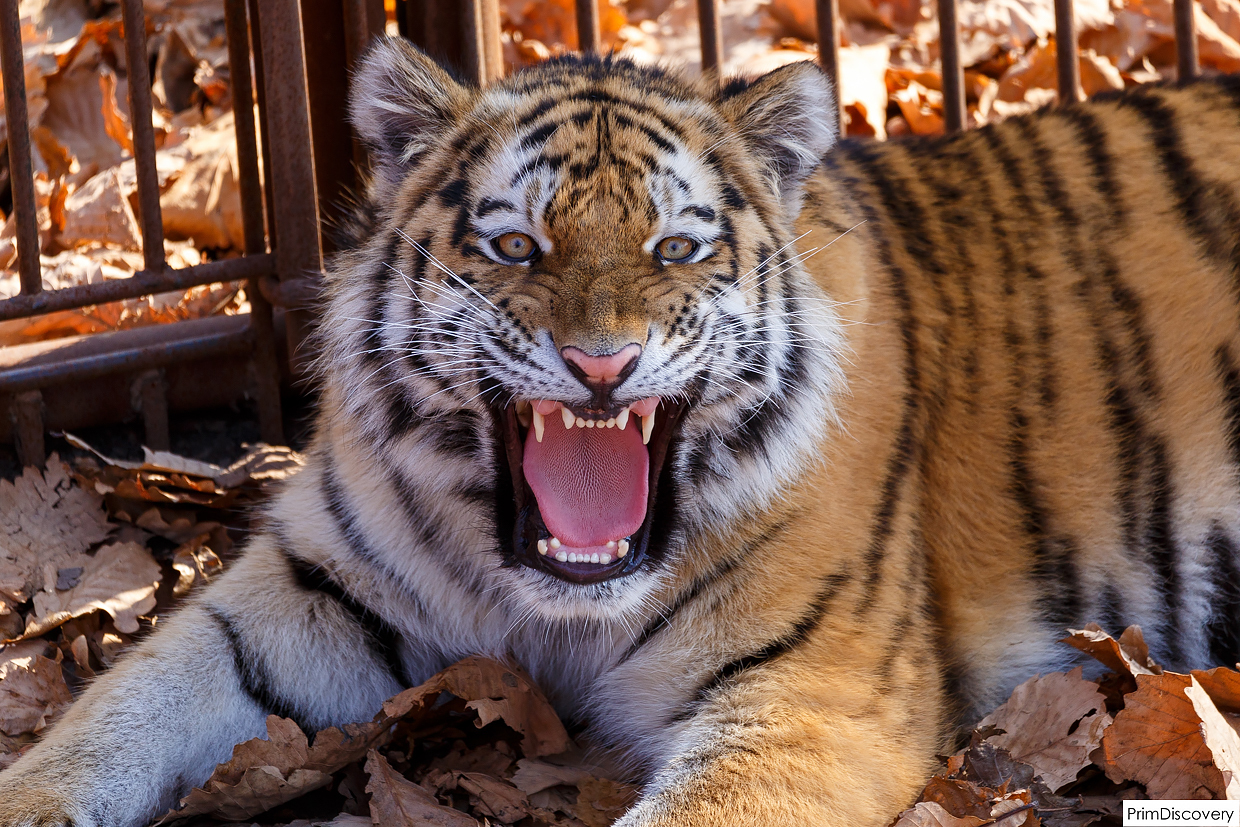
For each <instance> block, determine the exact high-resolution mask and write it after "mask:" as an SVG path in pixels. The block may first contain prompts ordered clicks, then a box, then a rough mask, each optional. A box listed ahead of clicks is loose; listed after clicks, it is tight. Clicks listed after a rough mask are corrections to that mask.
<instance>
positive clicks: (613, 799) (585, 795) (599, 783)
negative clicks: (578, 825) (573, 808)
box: [577, 777, 637, 827]
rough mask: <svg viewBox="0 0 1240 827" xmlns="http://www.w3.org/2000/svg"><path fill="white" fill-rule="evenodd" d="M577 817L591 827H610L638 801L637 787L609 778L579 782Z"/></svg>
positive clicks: (588, 779)
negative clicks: (609, 826)
mask: <svg viewBox="0 0 1240 827" xmlns="http://www.w3.org/2000/svg"><path fill="white" fill-rule="evenodd" d="M577 789H579V790H581V793H580V794H579V795H578V796H577V818H579V819H581V820H582V821H584V822H585V823H586V824H587V825H589V827H608V825H610V824H611V823H612V822H613V821H615V820H616V819H618V818H619V817H620V816H622V815H624V811H625V810H627V809H629V808H630V807H632V806H633V804H634V802H636V801H637V788H636V787H631V786H629V785H628V784H622V783H620V782H619V781H612V780H610V779H607V778H594V777H589V778H584V779H582V780H581V781H578V782H577Z"/></svg>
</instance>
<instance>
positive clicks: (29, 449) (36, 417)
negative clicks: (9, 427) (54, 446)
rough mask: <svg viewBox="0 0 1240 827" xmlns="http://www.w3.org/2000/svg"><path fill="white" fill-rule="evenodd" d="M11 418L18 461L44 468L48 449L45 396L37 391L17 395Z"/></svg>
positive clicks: (10, 412) (10, 413)
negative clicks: (44, 418) (44, 426)
mask: <svg viewBox="0 0 1240 827" xmlns="http://www.w3.org/2000/svg"><path fill="white" fill-rule="evenodd" d="M9 416H10V417H11V419H12V421H13V436H14V439H13V442H14V446H13V447H14V448H16V449H17V461H18V462H20V463H21V464H22V465H33V466H34V467H36V468H42V467H43V463H44V461H45V460H46V459H47V448H46V447H45V446H44V444H43V430H44V429H43V394H41V393H39V392H38V391H37V390H35V391H26V392H25V393H19V394H17V397H16V398H15V399H14V400H13V407H12V408H11V410H10V411H9Z"/></svg>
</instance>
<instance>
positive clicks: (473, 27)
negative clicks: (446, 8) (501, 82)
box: [461, 0, 487, 86]
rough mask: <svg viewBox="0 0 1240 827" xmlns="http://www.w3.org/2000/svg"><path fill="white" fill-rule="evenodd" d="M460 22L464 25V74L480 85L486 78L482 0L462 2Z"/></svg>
mask: <svg viewBox="0 0 1240 827" xmlns="http://www.w3.org/2000/svg"><path fill="white" fill-rule="evenodd" d="M462 8H463V10H464V12H465V13H464V14H462V15H461V23H462V24H463V25H464V27H465V31H464V32H463V34H464V45H465V54H464V63H465V74H466V76H467V77H468V78H469V79H470V80H472V81H473V82H474V83H476V84H478V85H479V86H481V85H482V84H484V83H486V79H487V53H486V46H485V45H484V43H483V36H482V0H466V2H465V3H463V4H462Z"/></svg>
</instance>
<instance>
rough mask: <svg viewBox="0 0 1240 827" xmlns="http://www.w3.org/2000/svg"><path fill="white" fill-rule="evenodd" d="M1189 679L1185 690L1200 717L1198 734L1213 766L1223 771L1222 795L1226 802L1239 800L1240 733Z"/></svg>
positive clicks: (1191, 679)
mask: <svg viewBox="0 0 1240 827" xmlns="http://www.w3.org/2000/svg"><path fill="white" fill-rule="evenodd" d="M1189 680H1190V681H1191V682H1192V683H1191V684H1190V685H1189V686H1188V687H1186V688H1185V690H1184V692H1185V694H1187V695H1188V697H1189V700H1190V701H1192V704H1193V710H1194V711H1195V712H1196V713H1197V717H1198V718H1200V719H1201V736H1202V739H1203V740H1204V741H1205V743H1206V746H1207V747H1208V748H1209V750H1210V754H1211V755H1213V756H1214V766H1216V767H1218V769H1219V771H1220V772H1221V773H1222V774H1223V784H1224V790H1223V797H1224V798H1226V799H1227V800H1228V801H1237V800H1240V734H1237V733H1236V730H1235V727H1234V726H1233V725H1232V723H1231V722H1230V721H1228V720H1227V718H1226V717H1225V716H1224V715H1223V713H1222V712H1219V709H1218V707H1217V706H1215V705H1214V701H1212V700H1211V699H1210V696H1209V694H1208V693H1206V691H1205V690H1204V689H1202V688H1201V684H1199V683H1197V680H1196V679H1195V678H1192V677H1190V678H1189Z"/></svg>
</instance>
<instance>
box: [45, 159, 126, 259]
mask: <svg viewBox="0 0 1240 827" xmlns="http://www.w3.org/2000/svg"><path fill="white" fill-rule="evenodd" d="M60 243H62V244H64V245H67V246H69V247H77V246H80V245H84V244H94V243H98V244H112V245H115V246H117V247H120V248H122V249H125V250H138V249H140V248H141V247H142V234H141V231H140V230H139V229H138V219H137V217H136V216H135V215H134V212H133V207H131V206H130V204H129V196H128V194H127V193H126V191H125V189H124V187H123V186H122V183H121V180H120V176H119V175H118V174H117V171H116V170H115V169H107V170H104V171H103V172H101V173H99V174H98V175H96V176H94V177H93V178H91V179H90V180H89V181H87V182H86V183H85V184H83V185H82V186H81V187H79V188H78V189H77V191H76V192H74V193H73V194H72V195H70V196H69V197H68V200H67V201H66V202H65V225H64V228H63V229H62V230H61V231H60Z"/></svg>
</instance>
